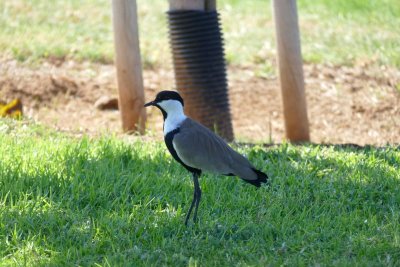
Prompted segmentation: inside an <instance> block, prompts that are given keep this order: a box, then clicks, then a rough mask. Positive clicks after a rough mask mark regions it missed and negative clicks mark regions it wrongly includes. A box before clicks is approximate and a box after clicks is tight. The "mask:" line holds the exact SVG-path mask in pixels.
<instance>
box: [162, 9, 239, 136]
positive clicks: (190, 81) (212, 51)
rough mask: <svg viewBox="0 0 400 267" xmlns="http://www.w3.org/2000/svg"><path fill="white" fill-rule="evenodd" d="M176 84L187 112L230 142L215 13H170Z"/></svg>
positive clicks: (224, 83)
mask: <svg viewBox="0 0 400 267" xmlns="http://www.w3.org/2000/svg"><path fill="white" fill-rule="evenodd" d="M167 14H168V21H169V37H170V44H171V49H172V55H173V62H174V69H175V81H176V87H177V90H178V91H179V93H180V94H181V95H182V97H183V98H184V100H185V112H186V113H187V114H188V115H189V116H190V117H191V118H193V119H195V120H197V121H199V122H201V123H202V124H203V125H205V126H206V127H208V128H209V129H211V130H213V131H215V132H217V133H218V134H219V135H220V136H222V137H223V138H225V139H226V140H227V141H232V140H233V138H234V136H233V129H232V122H231V114H230V109H229V98H228V82H227V76H226V66H225V59H224V56H225V54H224V48H223V38H222V32H221V27H220V23H219V15H218V12H216V11H195V10H172V11H168V12H167Z"/></svg>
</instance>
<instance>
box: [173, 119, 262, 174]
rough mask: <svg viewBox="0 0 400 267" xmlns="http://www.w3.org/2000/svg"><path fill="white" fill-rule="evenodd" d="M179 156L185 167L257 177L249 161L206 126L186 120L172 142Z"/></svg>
mask: <svg viewBox="0 0 400 267" xmlns="http://www.w3.org/2000/svg"><path fill="white" fill-rule="evenodd" d="M172 143H173V146H174V148H175V151H176V152H177V154H178V156H179V158H180V159H181V160H182V161H183V162H184V163H185V164H186V165H188V166H191V167H193V168H198V169H201V170H203V171H208V172H212V173H217V174H234V175H238V176H240V177H242V178H244V179H247V180H253V179H257V177H256V175H255V174H254V172H253V171H252V170H251V168H252V165H251V164H250V162H249V161H248V160H247V159H246V158H245V157H243V156H242V155H240V154H239V153H237V152H236V151H234V150H233V149H232V148H231V147H230V146H229V145H228V144H227V143H226V142H225V141H224V140H223V139H222V138H221V137H219V136H217V135H215V134H214V133H213V132H212V131H210V130H209V129H208V128H206V127H204V126H203V125H201V124H199V123H197V122H195V121H193V120H191V119H189V118H188V119H186V120H185V121H184V122H183V123H182V124H181V126H180V130H179V133H177V134H176V135H175V136H174V139H173V141H172Z"/></svg>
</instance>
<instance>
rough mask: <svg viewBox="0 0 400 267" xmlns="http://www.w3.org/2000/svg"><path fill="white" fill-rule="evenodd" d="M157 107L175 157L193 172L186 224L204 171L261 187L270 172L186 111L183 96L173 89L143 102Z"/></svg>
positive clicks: (198, 196)
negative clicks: (261, 168)
mask: <svg viewBox="0 0 400 267" xmlns="http://www.w3.org/2000/svg"><path fill="white" fill-rule="evenodd" d="M144 106H145V107H148V106H156V107H158V108H159V109H160V110H161V112H162V114H163V117H164V140H165V144H166V145H167V148H168V150H169V152H170V153H171V154H172V156H173V158H174V159H175V160H177V161H178V162H179V163H180V164H182V165H183V167H185V168H186V169H187V170H188V171H190V172H191V173H192V175H193V183H194V197H193V201H192V204H191V205H190V208H189V211H188V213H187V215H186V219H185V224H186V225H187V223H188V220H189V217H190V214H191V212H192V209H193V207H194V206H195V210H194V216H193V221H196V219H197V209H198V207H199V203H200V198H201V189H200V186H199V180H198V178H199V176H200V175H201V173H202V172H203V171H205V172H211V173H215V174H222V175H228V176H235V175H236V176H239V177H240V178H242V179H243V180H244V181H246V182H248V183H250V184H252V185H255V186H257V187H260V185H261V183H265V182H267V179H268V177H267V175H266V174H265V173H263V172H261V171H259V170H257V169H255V168H254V167H253V165H252V164H251V163H250V162H249V161H248V160H247V159H246V158H245V157H243V156H242V155H240V154H239V153H237V152H236V151H235V150H233V149H232V148H231V147H230V146H229V145H228V144H227V143H226V142H225V141H224V140H223V139H222V138H221V137H219V136H218V135H216V134H214V133H213V132H212V131H210V130H209V129H208V128H206V127H204V126H203V125H201V124H200V123H198V122H196V121H194V120H192V119H190V118H188V117H186V116H185V113H184V112H183V106H184V104H183V99H182V97H181V96H180V95H179V94H178V93H177V92H174V91H162V92H159V93H158V94H157V96H156V99H155V100H154V101H151V102H149V103H147V104H145V105H144Z"/></svg>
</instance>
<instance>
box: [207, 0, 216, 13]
mask: <svg viewBox="0 0 400 267" xmlns="http://www.w3.org/2000/svg"><path fill="white" fill-rule="evenodd" d="M205 1H206V2H205V8H204V9H205V10H207V11H215V10H217V0H205Z"/></svg>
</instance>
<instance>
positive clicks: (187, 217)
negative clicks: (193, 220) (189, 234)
mask: <svg viewBox="0 0 400 267" xmlns="http://www.w3.org/2000/svg"><path fill="white" fill-rule="evenodd" d="M193 176H194V174H193ZM193 179H194V178H193ZM196 199H197V192H196V189H195V190H194V195H193V200H192V204H191V205H190V208H189V211H188V213H187V214H186V219H185V225H186V226H187V224H188V221H189V217H190V213H192V209H193V206H194V203H195V202H196Z"/></svg>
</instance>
